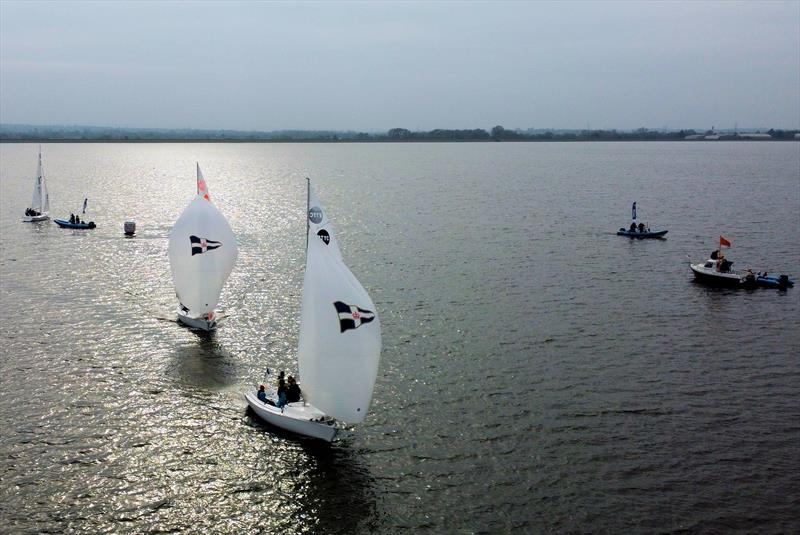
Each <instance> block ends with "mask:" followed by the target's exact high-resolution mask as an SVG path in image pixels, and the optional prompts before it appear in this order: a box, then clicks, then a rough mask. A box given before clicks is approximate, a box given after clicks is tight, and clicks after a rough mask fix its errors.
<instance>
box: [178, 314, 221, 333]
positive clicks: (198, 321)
mask: <svg viewBox="0 0 800 535" xmlns="http://www.w3.org/2000/svg"><path fill="white" fill-rule="evenodd" d="M215 317H216V316H215ZM178 321H179V322H181V323H183V324H184V325H186V326H187V327H191V328H192V329H200V330H203V331H211V330H213V329H215V328H216V326H217V320H216V319H212V320H211V321H209V320H207V319H206V318H193V317H191V316H189V315H188V314H187V313H186V311H184V310H182V309H178Z"/></svg>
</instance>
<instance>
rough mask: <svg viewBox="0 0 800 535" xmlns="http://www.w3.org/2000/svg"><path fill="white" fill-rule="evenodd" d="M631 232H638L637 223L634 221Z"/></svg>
mask: <svg viewBox="0 0 800 535" xmlns="http://www.w3.org/2000/svg"><path fill="white" fill-rule="evenodd" d="M630 231H631V232H636V221H634V222H633V223H631V228H630Z"/></svg>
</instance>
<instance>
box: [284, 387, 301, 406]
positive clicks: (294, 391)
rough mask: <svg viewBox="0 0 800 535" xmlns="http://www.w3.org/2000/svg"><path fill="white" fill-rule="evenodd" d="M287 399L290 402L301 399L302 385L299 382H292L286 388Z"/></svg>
mask: <svg viewBox="0 0 800 535" xmlns="http://www.w3.org/2000/svg"><path fill="white" fill-rule="evenodd" d="M286 401H287V402H289V403H295V402H297V401H300V386H299V385H298V384H297V383H293V384H290V385H289V387H288V388H287V389H286Z"/></svg>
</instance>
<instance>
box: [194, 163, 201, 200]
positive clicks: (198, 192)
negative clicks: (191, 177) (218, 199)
mask: <svg viewBox="0 0 800 535" xmlns="http://www.w3.org/2000/svg"><path fill="white" fill-rule="evenodd" d="M194 164H195V165H196V166H197V176H196V178H195V181H194V183H195V187H196V188H197V195H200V181H198V180H197V179H198V178H200V162H194Z"/></svg>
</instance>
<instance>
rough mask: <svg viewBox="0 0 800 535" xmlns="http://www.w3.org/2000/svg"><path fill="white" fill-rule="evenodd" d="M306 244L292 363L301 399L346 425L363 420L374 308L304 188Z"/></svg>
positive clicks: (376, 350) (375, 337) (377, 336)
mask: <svg viewBox="0 0 800 535" xmlns="http://www.w3.org/2000/svg"><path fill="white" fill-rule="evenodd" d="M308 188H309V190H308V212H307V217H308V244H307V247H306V272H305V277H304V279H303V304H302V309H301V312H300V343H299V348H298V365H299V372H300V378H301V380H302V385H303V393H304V396H305V398H306V400H307V401H308V402H309V403H311V404H312V405H313V406H315V407H317V408H318V409H320V410H322V411H324V412H325V413H326V414H329V415H330V416H333V417H334V418H337V419H339V420H343V421H345V422H349V423H358V422H361V421H362V420H364V417H365V416H366V414H367V411H368V409H369V405H370V402H371V401H372V390H373V387H374V386H375V378H376V377H377V375H378V362H379V360H380V352H381V324H380V320H379V319H378V315H377V311H376V310H375V304H374V303H373V302H372V299H370V297H369V295H367V292H366V290H364V288H363V287H362V286H361V283H359V282H358V280H356V278H355V277H354V276H353V274H352V273H351V272H350V270H349V269H348V268H347V266H345V264H344V262H343V261H342V255H341V253H340V252H339V246H338V245H337V243H336V239H335V237H334V234H333V229H332V228H331V225H330V223H329V222H328V218H327V214H326V213H325V209H324V208H323V206H322V203H320V202H319V199H317V196H316V195H315V193H314V191H313V189H312V188H311V184H310V182H309V186H308Z"/></svg>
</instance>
